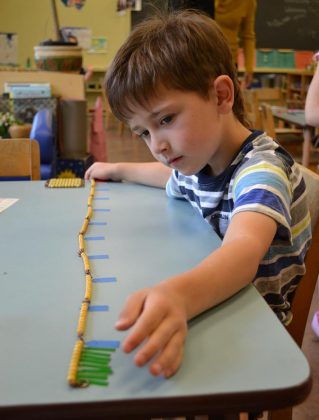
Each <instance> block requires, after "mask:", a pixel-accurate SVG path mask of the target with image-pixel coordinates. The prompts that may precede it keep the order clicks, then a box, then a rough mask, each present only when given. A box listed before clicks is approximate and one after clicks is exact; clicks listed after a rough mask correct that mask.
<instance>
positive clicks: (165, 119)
mask: <svg viewBox="0 0 319 420" xmlns="http://www.w3.org/2000/svg"><path fill="white" fill-rule="evenodd" d="M172 119H173V115H167V116H166V117H164V118H163V119H162V120H161V125H166V124H169V123H170V122H171V121H172Z"/></svg>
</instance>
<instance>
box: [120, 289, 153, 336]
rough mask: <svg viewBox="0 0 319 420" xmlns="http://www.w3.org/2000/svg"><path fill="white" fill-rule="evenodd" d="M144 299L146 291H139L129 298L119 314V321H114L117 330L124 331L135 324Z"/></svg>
mask: <svg viewBox="0 0 319 420" xmlns="http://www.w3.org/2000/svg"><path fill="white" fill-rule="evenodd" d="M145 297H146V290H141V291H139V292H137V293H134V295H132V296H130V297H129V298H128V299H127V301H126V303H125V306H124V309H123V310H122V312H121V313H120V316H119V319H118V320H117V321H116V324H115V327H116V329H118V330H126V329H127V328H129V327H131V326H132V325H133V324H134V322H136V320H137V318H138V317H139V315H140V313H141V312H142V310H143V306H144V301H145Z"/></svg>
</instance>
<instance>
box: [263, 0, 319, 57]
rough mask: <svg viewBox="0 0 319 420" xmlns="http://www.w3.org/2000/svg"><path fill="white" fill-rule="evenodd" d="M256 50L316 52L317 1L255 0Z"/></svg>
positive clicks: (318, 41) (318, 28)
mask: <svg viewBox="0 0 319 420" xmlns="http://www.w3.org/2000/svg"><path fill="white" fill-rule="evenodd" d="M255 28H256V43H257V48H292V49H295V50H318V49H319V0H257V13H256V26H255Z"/></svg>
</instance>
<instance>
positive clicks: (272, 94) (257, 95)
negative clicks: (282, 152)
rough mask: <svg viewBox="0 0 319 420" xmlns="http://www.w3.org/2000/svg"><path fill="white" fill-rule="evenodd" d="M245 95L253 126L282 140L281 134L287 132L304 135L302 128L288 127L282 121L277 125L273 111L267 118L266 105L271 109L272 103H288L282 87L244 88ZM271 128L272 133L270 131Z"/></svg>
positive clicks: (248, 115) (280, 104)
mask: <svg viewBox="0 0 319 420" xmlns="http://www.w3.org/2000/svg"><path fill="white" fill-rule="evenodd" d="M243 96H244V103H245V108H246V115H247V118H248V121H249V123H250V125H251V127H253V128H255V129H257V130H264V131H266V132H267V133H268V134H269V135H270V136H271V137H273V138H278V140H280V136H282V135H287V134H294V135H300V137H301V136H302V130H300V129H296V128H286V127H284V126H283V124H281V125H280V123H279V124H278V126H277V125H276V124H275V121H274V118H273V116H272V113H270V114H269V115H267V118H266V117H265V115H264V114H265V111H264V109H263V106H264V105H268V106H269V108H268V109H269V110H270V111H271V106H272V105H277V106H284V105H286V103H285V101H284V98H283V96H282V90H281V89H280V88H258V89H245V90H243ZM267 112H268V111H267ZM265 118H266V121H265ZM266 123H267V125H266ZM265 125H266V128H265ZM270 130H271V133H270V132H269V131H270Z"/></svg>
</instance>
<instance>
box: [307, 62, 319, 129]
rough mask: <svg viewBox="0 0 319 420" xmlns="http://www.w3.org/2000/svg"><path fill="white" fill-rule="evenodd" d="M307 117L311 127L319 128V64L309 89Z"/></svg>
mask: <svg viewBox="0 0 319 420" xmlns="http://www.w3.org/2000/svg"><path fill="white" fill-rule="evenodd" d="M305 117H306V121H307V123H308V124H309V125H313V126H314V127H319V64H317V68H316V71H315V74H314V76H313V78H312V81H311V83H310V86H309V89H308V93H307V98H306V105H305Z"/></svg>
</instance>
